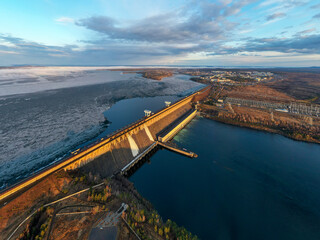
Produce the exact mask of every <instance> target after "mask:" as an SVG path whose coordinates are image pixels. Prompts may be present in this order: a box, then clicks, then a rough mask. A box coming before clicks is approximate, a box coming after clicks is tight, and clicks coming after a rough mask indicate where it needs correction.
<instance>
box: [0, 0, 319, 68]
mask: <svg viewBox="0 0 320 240" xmlns="http://www.w3.org/2000/svg"><path fill="white" fill-rule="evenodd" d="M21 64H27V65H93V66H97V65H99V66H100V65H187V66H190V65H192V66H228V67H232V66H252V67H254V66H266V67H268V66H271V67H308V66H320V0H311V1H310V0H309V1H307V0H260V1H256V0H221V1H213V0H212V1H209V0H189V1H188V0H184V1H182V0H161V1H157V0H117V1H114V0H28V1H26V0H1V1H0V66H12V65H21Z"/></svg>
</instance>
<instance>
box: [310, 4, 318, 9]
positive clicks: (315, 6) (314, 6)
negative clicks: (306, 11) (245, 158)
mask: <svg viewBox="0 0 320 240" xmlns="http://www.w3.org/2000/svg"><path fill="white" fill-rule="evenodd" d="M310 8H312V9H317V8H320V3H319V4H316V5H312V6H311V7H310Z"/></svg>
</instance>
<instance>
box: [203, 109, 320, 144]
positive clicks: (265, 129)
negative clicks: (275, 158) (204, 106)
mask: <svg viewBox="0 0 320 240" xmlns="http://www.w3.org/2000/svg"><path fill="white" fill-rule="evenodd" d="M200 116H202V117H204V118H206V119H209V120H213V121H216V122H220V123H223V124H227V125H232V126H236V127H241V128H247V129H253V130H257V131H262V132H268V133H273V134H279V135H281V136H283V137H286V138H289V139H292V140H294V141H298V142H305V143H313V144H320V141H316V140H307V139H299V138H295V137H293V136H291V135H289V134H286V133H284V132H283V131H281V130H277V129H272V128H268V127H265V126H258V125H257V126H255V125H253V124H251V123H242V122H236V121H232V119H221V118H219V117H215V116H213V115H209V114H207V113H204V112H200Z"/></svg>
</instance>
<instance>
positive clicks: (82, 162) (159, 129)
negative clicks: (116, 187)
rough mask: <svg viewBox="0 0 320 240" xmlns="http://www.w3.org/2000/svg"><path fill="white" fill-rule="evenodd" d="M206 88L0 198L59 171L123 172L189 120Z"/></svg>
mask: <svg viewBox="0 0 320 240" xmlns="http://www.w3.org/2000/svg"><path fill="white" fill-rule="evenodd" d="M210 89H211V87H210V86H207V87H204V88H203V89H201V90H199V91H197V92H194V93H192V94H190V95H188V96H186V97H184V98H183V99H181V100H179V101H177V102H175V103H173V104H167V105H166V107H165V108H163V109H161V110H160V111H158V112H155V113H150V114H149V116H145V117H144V118H142V119H140V120H138V121H136V122H134V123H132V124H130V125H128V126H125V127H123V128H121V129H119V130H117V131H115V132H113V133H112V134H110V135H108V136H106V137H104V138H101V139H100V140H99V141H98V142H95V143H92V144H90V145H89V146H86V147H84V148H82V149H78V150H76V151H74V152H72V155H71V156H70V157H68V158H66V159H64V160H61V161H59V162H57V163H56V164H54V165H52V166H50V167H48V168H46V169H44V170H42V171H40V172H38V173H37V174H35V175H33V176H31V177H29V178H27V179H25V180H24V181H22V182H20V183H17V184H15V185H13V186H11V187H9V188H8V189H5V190H4V191H3V192H1V193H0V201H4V200H6V199H8V198H12V197H14V196H15V195H16V194H18V193H20V192H22V191H24V190H25V189H27V188H29V187H31V186H33V185H34V184H36V183H37V182H39V181H41V180H42V179H44V178H45V177H47V176H49V175H50V174H52V173H54V172H57V171H60V170H65V171H68V170H74V169H81V170H83V171H86V172H98V173H99V174H100V175H101V177H109V176H111V175H113V174H114V173H117V172H119V171H120V172H122V173H125V172H126V169H129V168H130V167H131V166H132V165H134V164H135V163H136V162H138V161H139V160H141V159H142V158H143V157H144V156H146V155H147V154H149V153H151V152H152V151H154V150H156V147H157V146H158V143H159V142H162V143H165V142H167V141H169V140H170V139H171V138H172V137H174V135H175V134H177V133H178V132H179V131H180V130H181V129H182V128H183V127H184V126H185V125H186V124H187V123H188V122H190V121H191V120H192V118H193V117H195V116H196V110H194V109H193V108H194V105H195V103H196V102H197V101H199V100H201V99H202V98H203V97H205V96H206V95H207V94H208V93H209V92H210ZM126 166H127V168H126ZM101 169H103V171H101Z"/></svg>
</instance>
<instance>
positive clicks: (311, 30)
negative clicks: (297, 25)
mask: <svg viewBox="0 0 320 240" xmlns="http://www.w3.org/2000/svg"><path fill="white" fill-rule="evenodd" d="M316 30H317V29H316V28H310V29H306V30H304V31H301V32H297V33H296V35H295V36H298V35H304V34H308V33H311V32H314V31H316Z"/></svg>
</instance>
